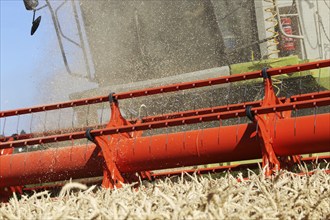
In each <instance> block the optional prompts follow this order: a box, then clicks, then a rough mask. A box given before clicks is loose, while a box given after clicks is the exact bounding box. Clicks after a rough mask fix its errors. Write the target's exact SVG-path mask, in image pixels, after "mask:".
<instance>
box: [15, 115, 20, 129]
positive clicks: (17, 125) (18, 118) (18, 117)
mask: <svg viewBox="0 0 330 220" xmlns="http://www.w3.org/2000/svg"><path fill="white" fill-rule="evenodd" d="M19 121H20V115H17V124H16V134H18V127H19Z"/></svg>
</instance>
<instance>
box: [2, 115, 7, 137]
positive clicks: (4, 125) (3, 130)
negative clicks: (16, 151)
mask: <svg viewBox="0 0 330 220" xmlns="http://www.w3.org/2000/svg"><path fill="white" fill-rule="evenodd" d="M6 119H7V118H4V120H3V127H2V135H3V136H5V127H6Z"/></svg>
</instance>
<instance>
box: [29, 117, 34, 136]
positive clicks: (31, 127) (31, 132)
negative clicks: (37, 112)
mask: <svg viewBox="0 0 330 220" xmlns="http://www.w3.org/2000/svg"><path fill="white" fill-rule="evenodd" d="M33 115H34V114H33V113H31V120H30V133H32V121H33Z"/></svg>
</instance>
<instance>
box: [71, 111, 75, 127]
mask: <svg viewBox="0 0 330 220" xmlns="http://www.w3.org/2000/svg"><path fill="white" fill-rule="evenodd" d="M74 116H75V111H74V109H72V116H71V119H72V120H71V127H72V128H74Z"/></svg>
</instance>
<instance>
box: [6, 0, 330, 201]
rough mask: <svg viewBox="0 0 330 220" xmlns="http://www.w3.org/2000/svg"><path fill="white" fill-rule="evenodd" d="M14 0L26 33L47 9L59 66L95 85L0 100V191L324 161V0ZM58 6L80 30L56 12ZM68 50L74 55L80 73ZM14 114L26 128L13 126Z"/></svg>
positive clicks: (329, 95)
mask: <svg viewBox="0 0 330 220" xmlns="http://www.w3.org/2000/svg"><path fill="white" fill-rule="evenodd" d="M24 2H25V3H26V8H27V9H28V10H33V11H34V19H33V26H32V29H31V34H35V33H37V32H36V30H37V28H38V27H39V23H40V21H41V17H38V18H37V19H35V14H36V12H38V11H39V10H40V9H42V8H48V9H49V11H50V14H51V17H52V20H53V22H54V27H55V32H56V35H57V38H58V43H59V48H60V50H61V56H62V58H63V63H64V66H65V69H66V71H67V73H68V75H71V77H80V78H85V79H86V80H89V81H91V82H93V83H95V84H97V86H98V88H95V89H90V88H81V89H82V90H81V91H79V92H76V93H71V94H70V95H69V96H70V99H71V100H70V101H66V102H60V103H55V104H47V105H41V106H36V107H30V108H21V109H15V110H6V111H1V112H0V124H1V129H0V130H1V131H2V134H3V136H0V200H2V201H6V200H8V198H10V196H12V194H13V193H14V192H15V193H18V194H22V193H30V192H31V191H34V190H44V189H56V188H58V187H61V186H62V185H63V184H64V183H65V181H68V180H70V179H72V180H74V181H80V182H84V183H87V184H95V183H97V184H102V186H103V187H105V188H114V187H121V185H122V184H123V183H132V182H138V181H139V180H140V179H142V180H153V179H155V178H162V177H166V176H171V175H179V174H181V173H182V172H188V173H192V172H198V173H200V174H203V173H209V172H215V173H217V172H222V171H225V170H232V171H233V170H242V169H246V168H257V169H258V163H257V162H261V164H262V168H263V170H264V172H265V175H267V176H271V175H272V174H273V173H274V172H277V171H278V170H279V169H289V170H293V169H292V168H294V167H295V164H301V163H302V162H306V163H309V162H313V161H315V160H316V159H317V158H318V159H319V160H320V161H324V160H325V161H329V160H330V156H329V152H330V126H329V125H330V113H329V112H330V111H329V106H330V90H329V88H330V84H329V79H330V77H329V72H330V71H329V66H330V60H329V59H328V58H329V56H328V54H329V53H328V52H327V50H326V47H325V45H326V43H325V42H326V36H325V34H326V30H325V29H326V28H327V27H329V25H327V21H328V19H326V16H328V15H329V13H328V11H326V10H325V6H326V5H325V4H326V3H321V2H318V1H317V2H316V3H317V4H310V5H307V4H309V2H305V1H284V0H283V1H282V0H278V1H276V0H263V1H259V0H256V1H242V2H240V1H214V0H205V1H197V0H192V1H171V2H170V3H169V2H167V1H162V0H159V1H156V0H155V1H143V0H138V1H92V0H84V1H73V0H72V1H68V0H64V1H62V2H59V1H49V0H46V1H45V2H46V5H45V6H41V7H40V8H36V7H37V5H38V4H36V5H32V4H30V3H29V2H32V3H33V2H38V1H30V0H24ZM69 3H71V4H69ZM319 4H320V5H321V6H320V5H319ZM322 4H323V6H324V7H323V6H322ZM55 6H56V8H55ZM65 7H70V8H69V11H70V12H72V15H73V16H71V19H72V20H73V21H74V24H75V25H74V26H75V27H76V28H77V33H74V34H73V35H74V36H78V40H77V39H71V38H69V37H68V36H71V35H69V34H66V32H65V25H62V26H61V25H60V23H61V19H60V17H58V16H59V15H60V14H61V13H58V12H59V11H61V10H65ZM54 8H55V9H54ZM313 10H316V12H317V13H316V12H314V11H313ZM314 13H315V14H314ZM313 15H317V16H318V17H316V16H313ZM322 16H324V17H325V19H323V20H322ZM312 17H313V19H314V20H315V22H314V20H313V19H311V18H312ZM247 18H249V19H247ZM65 20H66V21H69V20H70V16H68V15H67V16H65ZM303 21H304V22H303ZM316 23H317V24H318V26H317V27H314V26H315V24H316ZM40 27H41V26H40ZM69 27H70V30H73V29H74V28H72V26H69ZM311 27H312V28H311ZM62 28H63V29H62ZM323 32H324V33H323ZM314 33H317V36H314ZM313 43H315V45H318V46H317V47H314V46H313ZM68 45H71V46H74V47H75V48H76V49H77V48H78V49H77V50H79V52H76V51H74V53H73V50H72V48H70V47H69V46H68ZM66 49H67V51H69V52H70V53H71V54H75V58H76V57H78V56H79V55H81V57H82V60H84V63H83V64H84V65H81V66H83V67H84V68H85V71H82V72H83V73H81V72H79V71H75V70H74V65H71V66H70V65H69V64H70V63H69V62H68V60H70V59H68V58H69V57H67V55H68V54H70V53H66ZM317 60H318V61H317ZM81 66H80V67H81ZM78 73H81V74H78ZM143 88H144V89H143ZM110 91H112V92H110ZM108 92H110V94H109V95H105V94H107V93H108ZM100 94H101V95H103V96H97V97H93V96H96V95H100ZM66 95H67V94H66ZM91 97H92V98H91ZM107 103H109V106H110V107H109V108H107V107H106V106H107V105H108V104H107ZM146 106H147V107H146ZM144 110H147V111H146V114H141V112H142V111H144ZM132 111H133V113H132ZM134 111H135V113H134ZM136 112H137V113H136ZM129 113H131V115H134V117H132V116H131V117H129V116H128V115H129ZM104 114H108V115H110V117H109V121H108V123H107V124H104V121H105V120H106V119H105V118H106V117H104ZM54 115H55V116H54ZM68 115H70V116H68ZM15 119H16V122H17V125H16V126H15ZM24 119H28V120H24ZM40 119H41V120H40ZM42 119H43V120H42ZM13 121H14V123H10V122H13ZM26 121H30V129H24V130H25V132H21V133H20V134H19V129H18V128H19V125H22V124H24V123H25V124H24V126H25V127H27V126H28V125H27V123H26ZM6 124H7V125H6ZM13 124H14V125H13ZM57 124H58V126H56V125H57ZM33 126H36V127H38V129H32V127H33ZM13 127H16V134H13V135H10V134H11V133H13V132H12V131H13V130H15V129H13ZM25 127H24V128H25ZM40 127H41V129H40ZM42 127H43V129H42ZM55 127H56V128H55ZM6 129H7V130H6ZM26 132H27V133H26ZM318 153H324V154H322V155H316V154H318ZM302 155H304V156H302ZM306 155H308V156H306ZM260 159H261V161H260ZM247 160H250V161H249V163H248V164H247V163H246V162H245V161H247ZM251 160H252V161H251ZM243 161H244V162H243ZM231 162H235V163H231ZM215 163H216V164H217V165H214V164H215ZM219 163H221V164H220V165H219ZM212 164H213V165H212ZM201 165H203V166H201ZM326 172H329V170H327V171H326ZM100 177H101V178H100ZM101 182H102V183H101Z"/></svg>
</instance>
